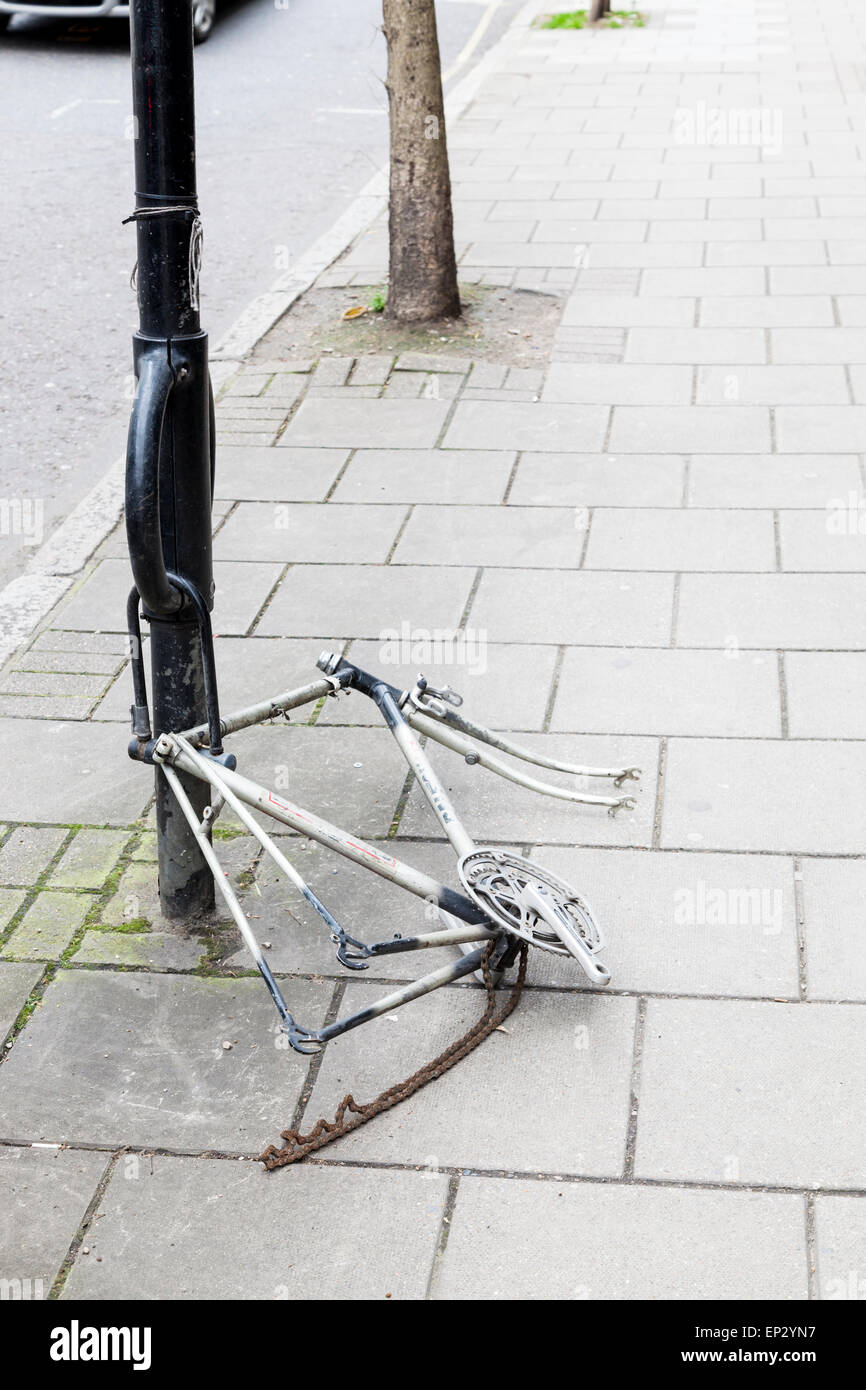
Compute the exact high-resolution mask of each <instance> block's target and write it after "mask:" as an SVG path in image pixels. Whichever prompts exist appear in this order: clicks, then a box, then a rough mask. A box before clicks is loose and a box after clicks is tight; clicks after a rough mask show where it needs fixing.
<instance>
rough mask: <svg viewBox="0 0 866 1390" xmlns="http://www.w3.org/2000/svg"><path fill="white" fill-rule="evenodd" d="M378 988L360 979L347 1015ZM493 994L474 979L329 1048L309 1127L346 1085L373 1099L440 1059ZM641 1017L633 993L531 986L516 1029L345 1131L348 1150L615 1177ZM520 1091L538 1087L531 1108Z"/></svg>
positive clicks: (343, 1149) (511, 1026)
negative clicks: (519, 1100)
mask: <svg viewBox="0 0 866 1390" xmlns="http://www.w3.org/2000/svg"><path fill="white" fill-rule="evenodd" d="M374 997H375V993H374V991H373V987H372V986H367V985H360V984H354V983H352V984H350V985H349V987H348V989H347V991H346V998H345V1001H344V1003H343V1006H342V1009H341V1012H342V1013H346V1012H348V1011H350V1010H352V1009H356V1008H360V1007H364V1006H365V1005H366V1004H367V1003H368V1002H370V1001H371V1000H372V999H373V998H374ZM483 998H484V995H483V992H482V991H481V990H480V988H476V987H469V988H465V987H464V988H456V989H455V988H451V989H443V990H439V991H437V993H436V994H433V995H429V996H427V997H426V998H425V999H423V1000H418V1001H416V1002H415V1003H413V1004H409V1005H407V1006H406V1007H405V1008H404V1009H401V1010H398V1011H397V1013H396V1014H395V1015H394V1017H393V1019H392V1018H389V1017H388V1016H387V1015H386V1016H384V1017H382V1018H380V1019H377V1020H376V1021H375V1022H373V1023H370V1024H369V1025H367V1026H366V1027H365V1028H363V1029H360V1030H359V1031H358V1032H355V1033H349V1034H346V1035H345V1037H344V1038H343V1039H341V1040H339V1041H338V1042H336V1043H334V1044H333V1045H332V1046H330V1047H329V1048H328V1049H327V1050H326V1053H325V1058H324V1061H323V1062H322V1066H321V1069H320V1071H319V1074H318V1077H317V1079H316V1085H315V1088H314V1090H313V1094H312V1097H311V1099H310V1102H309V1104H308V1106H307V1110H306V1114H305V1125H306V1122H307V1121H309V1123H310V1124H312V1123H313V1122H314V1121H315V1120H317V1119H318V1118H319V1116H320V1115H325V1116H327V1117H328V1118H331V1117H332V1115H333V1111H334V1109H335V1107H336V1105H337V1104H338V1103H339V1101H340V1100H342V1098H343V1096H344V1095H345V1094H346V1092H347V1091H348V1090H351V1091H352V1092H353V1094H354V1095H355V1097H356V1099H362V1098H363V1099H364V1100H366V1099H371V1098H372V1097H373V1096H375V1095H378V1093H379V1091H380V1090H383V1089H384V1088H385V1087H386V1086H389V1085H392V1084H393V1083H394V1082H396V1081H398V1080H399V1079H400V1078H401V1077H403V1076H408V1075H410V1074H411V1073H412V1072H413V1071H415V1070H416V1068H417V1067H419V1066H420V1065H421V1064H422V1063H423V1062H427V1061H429V1060H430V1059H431V1058H432V1057H435V1056H437V1055H438V1053H439V1052H441V1051H442V1050H443V1049H444V1048H445V1047H446V1046H448V1045H449V1044H450V1043H451V1042H452V1041H453V1040H454V1039H455V1038H458V1037H460V1036H461V1035H462V1033H463V1032H464V1031H465V1030H466V1029H467V1028H469V1027H470V1026H471V1025H472V1023H474V1022H475V1020H476V1019H477V1018H478V1017H479V1016H480V1014H481V1012H482V1011H483ZM634 1019H635V1001H634V1000H633V999H625V998H617V997H613V996H608V997H600V996H597V995H581V996H578V995H574V996H571V995H569V996H564V995H561V994H558V995H554V994H548V993H544V992H538V991H536V992H533V993H532V994H529V995H526V996H524V998H523V1000H522V1001H521V1003H520V1005H519V1006H518V1008H517V1010H516V1011H515V1012H514V1013H513V1014H512V1015H511V1017H510V1018H509V1019H508V1022H507V1023H506V1024H505V1029H506V1031H504V1032H502V1033H496V1032H494V1033H492V1034H491V1035H490V1037H489V1038H488V1039H487V1040H486V1041H485V1042H484V1044H483V1045H482V1046H481V1047H480V1048H478V1050H477V1051H475V1052H472V1053H471V1054H469V1055H468V1056H467V1057H466V1058H465V1059H464V1060H463V1061H462V1062H461V1063H460V1065H459V1066H458V1067H456V1068H455V1069H454V1070H453V1071H450V1072H448V1073H447V1074H446V1075H445V1076H443V1077H441V1078H440V1079H439V1080H438V1081H437V1082H436V1084H435V1085H434V1086H431V1087H429V1088H426V1087H425V1088H423V1089H422V1090H421V1091H419V1092H418V1093H417V1095H415V1096H413V1097H411V1098H410V1099H409V1100H407V1101H405V1102H404V1103H403V1104H402V1105H400V1106H399V1107H397V1108H395V1109H394V1110H393V1111H390V1112H386V1113H385V1114H384V1115H381V1116H378V1117H377V1118H376V1119H374V1120H371V1121H370V1123H369V1124H367V1125H364V1126H363V1128H361V1129H360V1130H358V1132H357V1133H355V1134H351V1135H348V1136H347V1137H346V1138H345V1139H342V1140H340V1155H341V1157H342V1158H346V1159H358V1160H362V1161H374V1162H377V1163H383V1162H385V1163H409V1164H423V1165H426V1166H430V1167H437V1166H443V1165H447V1166H452V1165H456V1166H459V1167H471V1168H486V1169H491V1168H492V1169H506V1170H509V1171H511V1170H516V1171H530V1172H535V1171H543V1172H552V1173H563V1172H567V1173H581V1174H594V1175H606V1176H611V1177H613V1176H616V1175H617V1174H618V1173H620V1172H621V1171H622V1165H623V1161H624V1157H625V1136H626V1127H627V1120H628V1105H629V1080H630V1075H631V1054H632V1042H633V1033H634ZM602 1078H603V1081H602ZM518 1094H519V1095H524V1096H529V1095H531V1096H532V1097H533V1104H532V1106H531V1107H528V1106H515V1104H514V1097H515V1095H518ZM334 1156H335V1157H336V1150H335V1151H334Z"/></svg>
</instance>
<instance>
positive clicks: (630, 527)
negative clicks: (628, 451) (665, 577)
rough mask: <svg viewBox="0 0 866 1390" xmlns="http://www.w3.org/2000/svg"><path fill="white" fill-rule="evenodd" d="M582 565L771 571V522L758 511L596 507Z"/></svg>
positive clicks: (607, 567) (623, 568) (767, 515)
mask: <svg viewBox="0 0 866 1390" xmlns="http://www.w3.org/2000/svg"><path fill="white" fill-rule="evenodd" d="M584 564H585V566H586V568H587V569H613V570H629V569H632V570H654V569H658V570H691V571H697V570H722V571H726V572H731V571H734V570H750V571H754V570H772V569H775V566H776V557H775V545H774V539H773V518H772V516H771V514H770V513H769V512H758V511H752V512H734V511H728V512H726V511H722V510H718V509H716V510H700V509H698V508H688V509H687V508H683V507H680V508H678V509H674V508H663V507H659V508H649V507H647V508H629V507H616V508H612V507H610V508H608V507H599V508H596V510H595V511H594V512H593V516H592V527H591V530H590V536H589V545H588V547H587V551H586V559H585V561H584Z"/></svg>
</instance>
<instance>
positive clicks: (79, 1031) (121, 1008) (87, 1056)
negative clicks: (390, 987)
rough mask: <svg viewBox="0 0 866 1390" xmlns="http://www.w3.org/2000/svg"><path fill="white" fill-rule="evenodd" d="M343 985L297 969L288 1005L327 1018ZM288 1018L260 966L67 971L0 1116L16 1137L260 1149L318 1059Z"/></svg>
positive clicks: (9, 1077)
mask: <svg viewBox="0 0 866 1390" xmlns="http://www.w3.org/2000/svg"><path fill="white" fill-rule="evenodd" d="M330 994H331V987H330V986H328V985H321V984H315V983H311V982H309V981H305V980H298V981H296V982H295V983H294V984H293V986H292V989H291V991H290V995H291V1003H290V1006H289V1007H290V1008H293V1009H294V1010H295V1012H296V1014H297V1015H298V1017H299V1018H300V1019H302V1020H303V1021H304V1022H305V1023H306V1022H307V1021H308V1020H309V1021H310V1023H308V1026H310V1024H312V1026H314V1027H317V1026H320V1025H321V1023H322V1021H323V1019H324V1014H325V1010H326V1008H327V1005H328V1000H329V998H330ZM277 1023H278V1019H277V1015H276V1011H275V1010H274V1006H273V1004H272V1003H271V1001H270V999H269V997H268V995H267V992H266V990H265V988H264V986H263V985H262V983H261V981H260V980H258V979H242V980H229V979H219V978H216V977H210V978H207V979H201V978H195V977H190V976H183V975H152V974H144V973H141V972H124V973H116V972H114V971H109V970H99V971H92V970H62V971H61V972H60V974H59V975H58V976H57V977H56V979H55V980H53V981H52V983H51V985H50V986H49V988H48V989H47V990H46V993H45V995H44V997H43V1000H42V1003H41V1004H40V1006H39V1008H38V1009H37V1010H36V1012H35V1014H34V1016H33V1017H32V1018H31V1020H30V1022H29V1023H28V1025H27V1027H26V1028H25V1029H24V1031H23V1032H22V1034H21V1035H20V1037H19V1038H18V1041H17V1042H16V1044H15V1047H14V1048H13V1050H12V1055H11V1056H10V1057H9V1058H8V1060H7V1061H6V1062H5V1063H4V1065H3V1069H2V1075H0V1129H2V1133H3V1135H5V1136H7V1137H9V1138H11V1139H13V1140H20V1139H22V1138H25V1137H26V1138H27V1139H30V1140H48V1141H56V1140H65V1141H67V1142H70V1141H71V1142H78V1143H84V1144H88V1143H89V1144H111V1145H122V1144H134V1145H146V1146H151V1145H152V1146H155V1147H158V1148H159V1147H163V1148H182V1149H192V1150H202V1149H218V1150H223V1151H234V1152H241V1153H250V1152H258V1150H259V1147H260V1146H261V1145H262V1143H263V1142H264V1140H265V1139H266V1138H267V1137H268V1135H269V1134H271V1133H278V1132H279V1131H280V1130H281V1129H283V1128H285V1125H286V1123H287V1122H288V1120H289V1119H290V1118H291V1115H292V1110H293V1108H294V1105H295V1102H296V1100H297V1098H298V1095H299V1094H300V1090H301V1087H302V1086H303V1082H304V1078H305V1076H306V1071H307V1061H306V1060H305V1059H304V1058H302V1057H300V1056H298V1055H297V1054H296V1053H293V1052H291V1051H290V1050H289V1049H287V1048H285V1047H282V1046H279V1045H278V1044H279V1043H281V1042H282V1041H284V1039H283V1038H282V1036H281V1035H280V1033H279V1031H278V1029H276V1028H275V1025H276V1024H277ZM224 1042H231V1043H232V1044H233V1046H232V1047H231V1049H230V1050H225V1049H224V1048H223V1043H224Z"/></svg>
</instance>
